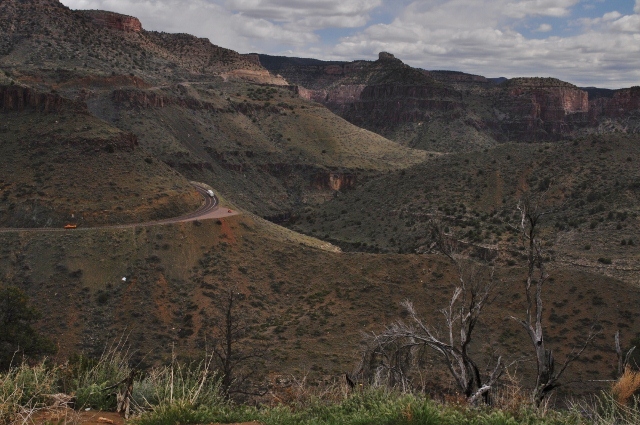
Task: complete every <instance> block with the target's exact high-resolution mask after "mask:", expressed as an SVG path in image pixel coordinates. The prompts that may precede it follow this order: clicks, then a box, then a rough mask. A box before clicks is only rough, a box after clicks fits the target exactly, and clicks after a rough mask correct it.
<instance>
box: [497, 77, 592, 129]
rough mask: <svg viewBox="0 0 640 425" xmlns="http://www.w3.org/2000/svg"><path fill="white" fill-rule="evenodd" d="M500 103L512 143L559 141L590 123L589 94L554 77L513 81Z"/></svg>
mask: <svg viewBox="0 0 640 425" xmlns="http://www.w3.org/2000/svg"><path fill="white" fill-rule="evenodd" d="M497 100H498V106H497V109H498V110H499V111H501V113H502V114H504V115H500V116H499V117H498V125H499V126H500V127H501V130H502V133H503V135H504V136H506V137H507V138H508V139H509V140H518V141H536V140H537V141H540V140H559V139H562V138H566V137H567V136H569V135H570V134H571V133H573V132H574V131H575V130H577V129H579V128H582V127H585V126H586V125H588V124H589V96H588V94H587V92H585V91H583V90H581V89H579V88H578V87H576V86H574V85H572V84H569V83H565V82H563V81H560V80H556V79H554V78H515V79H513V80H509V82H508V83H506V84H505V85H504V88H503V91H502V94H501V95H499V96H498V99H497Z"/></svg>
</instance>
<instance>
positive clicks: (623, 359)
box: [615, 331, 636, 378]
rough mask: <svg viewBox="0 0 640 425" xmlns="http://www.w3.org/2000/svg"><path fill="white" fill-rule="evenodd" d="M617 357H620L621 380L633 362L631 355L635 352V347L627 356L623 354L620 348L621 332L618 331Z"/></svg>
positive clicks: (616, 337)
mask: <svg viewBox="0 0 640 425" xmlns="http://www.w3.org/2000/svg"><path fill="white" fill-rule="evenodd" d="M615 344H616V355H617V356H618V378H620V377H621V376H622V375H623V374H624V371H625V369H626V368H627V367H629V363H630V361H631V355H632V354H633V352H634V351H635V349H636V347H635V345H634V346H633V347H631V348H630V349H629V350H628V351H627V353H626V354H624V355H623V354H622V347H620V331H616V335H615Z"/></svg>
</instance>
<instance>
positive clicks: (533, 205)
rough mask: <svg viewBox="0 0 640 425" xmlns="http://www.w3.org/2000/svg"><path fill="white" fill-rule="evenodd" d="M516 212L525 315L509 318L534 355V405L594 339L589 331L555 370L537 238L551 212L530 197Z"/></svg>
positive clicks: (555, 384) (542, 258) (545, 272)
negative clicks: (524, 258) (522, 253)
mask: <svg viewBox="0 0 640 425" xmlns="http://www.w3.org/2000/svg"><path fill="white" fill-rule="evenodd" d="M518 211H519V212H520V231H521V234H522V238H523V242H524V243H525V244H526V248H527V278H526V281H525V283H524V290H525V295H526V302H527V305H526V313H525V317H524V318H517V317H513V316H512V318H513V319H515V320H516V321H517V322H518V323H520V324H521V325H522V327H523V328H524V330H525V331H526V332H527V335H528V336H529V339H530V340H531V343H532V344H533V349H534V352H535V356H536V366H537V375H536V384H535V387H534V389H533V394H532V400H533V402H534V404H535V405H536V406H540V404H541V403H542V401H543V400H544V399H545V397H547V396H548V395H549V394H550V393H551V392H552V391H553V390H554V389H556V388H558V387H559V386H560V385H561V383H560V378H561V377H562V374H563V373H564V372H565V371H566V370H567V367H568V366H569V365H570V364H571V363H572V362H573V361H575V360H576V359H577V358H578V357H579V356H580V355H581V354H582V352H583V351H584V350H585V348H586V347H587V345H588V344H589V342H591V340H592V339H593V338H594V337H595V333H593V332H590V333H589V335H588V336H587V338H586V341H585V343H584V345H582V347H580V348H577V349H574V350H572V351H571V353H570V354H569V355H568V356H567V357H566V359H565V361H564V363H563V364H562V365H561V366H560V367H559V368H556V362H555V358H554V356H553V351H552V350H550V349H548V348H547V346H546V344H545V339H544V328H543V326H542V311H543V300H542V288H543V287H544V284H545V283H546V281H547V279H548V278H549V275H548V274H547V271H546V268H545V259H544V255H543V251H542V243H541V240H540V237H539V234H538V232H539V226H540V220H541V219H542V217H543V216H544V215H546V214H549V213H550V212H551V211H546V210H543V209H542V201H541V200H538V201H534V200H533V199H532V198H531V197H530V196H526V197H523V198H522V199H521V200H520V202H519V204H518Z"/></svg>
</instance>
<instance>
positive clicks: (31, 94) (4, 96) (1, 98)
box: [0, 86, 86, 112]
mask: <svg viewBox="0 0 640 425" xmlns="http://www.w3.org/2000/svg"><path fill="white" fill-rule="evenodd" d="M27 108H32V109H36V110H38V111H41V112H60V111H62V110H63V109H72V110H76V111H84V110H86V105H85V104H82V103H79V102H75V101H73V100H69V99H65V98H63V97H60V96H59V95H57V94H55V93H40V92H37V91H35V90H33V89H31V88H28V87H22V86H0V111H3V112H9V111H23V110H25V109H27Z"/></svg>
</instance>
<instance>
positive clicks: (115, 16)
mask: <svg viewBox="0 0 640 425" xmlns="http://www.w3.org/2000/svg"><path fill="white" fill-rule="evenodd" d="M79 12H80V13H83V14H85V15H86V16H88V17H90V18H91V20H92V21H93V23H94V24H95V25H97V26H99V27H102V28H110V29H113V30H118V31H125V32H140V31H142V24H141V23H140V20H139V19H138V18H134V17H133V16H128V15H122V14H120V13H115V12H107V11H103V10H82V11H79Z"/></svg>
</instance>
